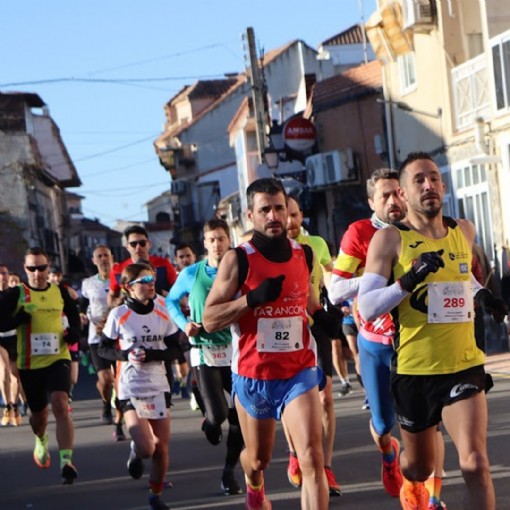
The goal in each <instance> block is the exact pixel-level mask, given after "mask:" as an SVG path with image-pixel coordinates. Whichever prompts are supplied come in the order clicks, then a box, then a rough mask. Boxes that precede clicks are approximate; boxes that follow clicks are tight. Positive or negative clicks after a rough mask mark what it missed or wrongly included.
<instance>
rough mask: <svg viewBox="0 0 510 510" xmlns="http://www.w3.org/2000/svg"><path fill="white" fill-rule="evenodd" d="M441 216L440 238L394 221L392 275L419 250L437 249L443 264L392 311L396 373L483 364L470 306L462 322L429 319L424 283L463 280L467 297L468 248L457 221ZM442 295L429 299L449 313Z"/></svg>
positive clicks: (408, 264) (443, 370)
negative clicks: (443, 231)
mask: <svg viewBox="0 0 510 510" xmlns="http://www.w3.org/2000/svg"><path fill="white" fill-rule="evenodd" d="M444 219H445V222H446V225H447V227H448V233H447V235H446V237H444V238H442V239H431V238H429V237H425V236H423V235H421V234H419V233H418V232H416V231H414V230H411V229H409V228H408V227H406V226H405V225H403V224H400V223H399V224H396V225H395V226H396V227H397V228H398V229H399V233H400V237H401V243H402V244H401V253H400V257H399V259H398V262H397V264H396V265H395V266H394V268H393V276H394V278H395V280H397V279H398V278H400V277H401V276H402V275H403V274H404V273H406V272H407V271H409V269H410V268H411V266H412V264H413V262H414V261H415V260H416V258H418V256H419V255H420V254H421V253H424V252H429V251H438V250H441V249H442V250H444V253H443V255H442V258H443V260H444V262H445V267H444V268H440V269H439V271H437V272H436V273H431V274H429V275H428V276H427V278H426V279H425V281H424V282H423V283H422V284H420V285H418V286H417V287H416V289H415V290H414V291H413V293H412V294H411V295H409V296H407V297H406V298H405V299H404V300H403V301H402V302H401V303H400V304H399V305H398V307H397V308H396V309H395V310H394V312H393V318H394V321H395V328H396V335H395V339H394V345H395V349H396V351H397V373H399V374H409V375H433V374H451V373H455V372H460V371H461V370H466V369H468V368H471V367H474V366H477V365H482V364H483V363H484V354H483V352H482V351H481V350H480V349H478V347H477V346H476V342H475V334H474V324H473V318H474V311H473V310H472V309H471V312H470V313H469V316H468V317H469V318H466V319H465V320H464V319H463V321H462V322H442V323H435V322H433V321H432V322H431V319H430V318H429V292H431V291H432V288H431V287H429V284H436V285H433V286H434V287H436V288H437V287H441V288H445V286H444V285H437V284H438V283H440V284H444V283H445V282H469V285H467V284H465V287H466V288H468V289H469V292H470V293H471V296H472V289H471V285H470V282H471V258H472V257H471V249H470V247H469V246H468V243H467V240H466V238H465V236H464V234H463V232H462V230H461V229H460V227H459V226H458V225H457V223H456V222H455V221H454V220H452V219H451V218H444ZM450 287H451V286H450ZM443 292H444V291H443ZM466 293H467V291H466ZM445 295H446V296H447V295H448V294H444V295H443V294H442V295H441V298H437V297H436V298H435V301H436V302H439V303H441V304H442V306H443V307H446V308H444V309H445V310H447V311H448V312H449V313H451V308H450V309H449V308H448V307H451V303H452V299H451V298H449V297H444V296H445ZM455 299H457V298H455ZM454 303H455V302H454Z"/></svg>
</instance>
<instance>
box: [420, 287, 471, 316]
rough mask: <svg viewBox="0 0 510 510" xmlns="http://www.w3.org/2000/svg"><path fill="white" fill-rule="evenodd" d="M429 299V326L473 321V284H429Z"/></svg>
mask: <svg viewBox="0 0 510 510" xmlns="http://www.w3.org/2000/svg"><path fill="white" fill-rule="evenodd" d="M428 299H429V303H428V322H429V324H438V323H440V324H446V323H455V322H472V321H473V290H472V287H471V282H439V283H429V284H428Z"/></svg>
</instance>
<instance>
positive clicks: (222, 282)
mask: <svg viewBox="0 0 510 510" xmlns="http://www.w3.org/2000/svg"><path fill="white" fill-rule="evenodd" d="M238 272H239V267H238V262H237V253H236V251H235V250H229V251H228V252H227V253H226V254H225V256H224V257H223V259H222V260H221V262H220V266H219V268H218V274H217V275H216V278H215V280H214V283H213V286H212V288H211V291H210V292H209V295H208V296H207V299H206V301H205V309H204V315H203V318H202V324H203V326H204V328H205V330H206V331H207V332H209V333H214V332H215V331H219V330H221V329H225V328H226V327H227V326H230V325H231V324H233V323H235V322H237V321H238V320H239V319H240V318H241V317H242V316H243V315H244V314H245V313H246V312H247V311H248V310H249V307H248V303H247V299H246V296H241V297H238V298H237V299H233V298H234V296H235V294H236V293H237V291H238V290H239V282H238Z"/></svg>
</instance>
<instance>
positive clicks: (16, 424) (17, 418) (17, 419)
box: [9, 406, 23, 427]
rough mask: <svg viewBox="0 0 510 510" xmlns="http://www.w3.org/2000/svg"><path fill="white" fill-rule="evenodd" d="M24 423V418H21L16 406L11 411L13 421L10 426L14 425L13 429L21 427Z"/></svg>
mask: <svg viewBox="0 0 510 510" xmlns="http://www.w3.org/2000/svg"><path fill="white" fill-rule="evenodd" d="M22 423H23V417H22V416H21V413H20V412H19V409H18V407H17V406H15V407H13V408H12V409H11V420H10V422H9V425H12V426H13V427H19V426H20V425H21V424H22Z"/></svg>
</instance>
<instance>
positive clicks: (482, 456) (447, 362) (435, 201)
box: [359, 152, 507, 510]
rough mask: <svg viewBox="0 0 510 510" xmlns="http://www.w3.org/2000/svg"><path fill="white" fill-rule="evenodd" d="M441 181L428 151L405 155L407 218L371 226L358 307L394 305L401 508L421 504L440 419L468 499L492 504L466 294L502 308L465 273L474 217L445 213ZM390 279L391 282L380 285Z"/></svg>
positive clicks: (474, 504) (366, 311)
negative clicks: (382, 226)
mask: <svg viewBox="0 0 510 510" xmlns="http://www.w3.org/2000/svg"><path fill="white" fill-rule="evenodd" d="M444 189H445V187H444V183H443V181H442V179H441V172H440V171H439V169H438V167H437V165H436V164H435V163H434V161H433V160H432V158H431V157H430V156H429V155H428V154H426V153H423V152H418V153H412V154H409V156H408V157H407V159H406V160H405V161H404V162H403V163H402V165H401V168H400V189H399V197H400V198H401V199H402V200H403V201H404V203H405V204H406V206H407V217H406V219H405V220H404V221H402V222H400V223H395V224H394V225H393V226H390V227H387V228H385V229H381V230H379V231H378V232H376V233H375V234H374V236H373V239H372V241H371V243H370V247H369V249H368V254H367V263H366V268H365V273H364V275H363V277H362V279H361V283H360V288H359V312H360V314H361V316H362V317H363V318H364V319H365V320H368V321H370V320H374V319H375V318H376V317H379V316H381V315H382V314H384V313H387V312H389V311H391V310H393V309H394V308H395V310H394V311H393V317H394V320H395V328H396V333H395V338H394V345H395V349H396V359H395V360H394V365H393V366H392V373H391V389H392V394H393V397H394V400H395V407H396V411H397V417H398V421H399V424H400V430H401V436H402V440H403V443H404V451H403V453H402V454H401V456H400V465H401V468H402V472H403V474H404V476H405V479H404V484H403V485H402V489H401V491H400V501H401V504H402V507H403V508H404V509H405V510H411V509H412V510H421V509H426V508H427V505H428V491H427V489H426V488H425V486H424V484H423V482H424V481H425V480H426V479H427V477H428V476H429V475H430V473H431V472H432V470H433V468H434V462H435V443H436V435H437V434H436V429H437V425H438V424H439V423H440V422H441V421H442V422H443V423H444V426H445V427H446V430H447V431H448V433H449V435H450V437H451V438H452V440H453V442H454V444H455V446H456V448H457V452H458V455H459V463H460V468H461V471H462V474H463V476H464V480H465V481H466V486H467V494H466V496H467V508H477V509H484V510H493V509H494V508H495V497H494V487H493V484H492V480H491V476H490V470H489V460H488V456H487V440H486V435H487V401H486V397H485V392H484V390H485V389H486V374H485V371H484V367H483V363H484V355H483V352H482V351H481V350H480V349H479V348H478V347H477V346H476V342H475V337H474V327H473V294H474V296H475V300H477V301H478V302H479V303H480V305H481V306H482V307H484V308H485V309H486V310H487V311H489V312H492V313H493V314H495V315H496V314H501V313H505V312H506V311H507V310H506V309H505V306H504V303H503V302H502V301H501V300H499V299H497V298H495V297H494V296H493V295H492V294H491V293H490V292H489V291H487V290H486V289H483V287H482V286H481V285H480V284H479V283H478V282H476V280H475V278H474V277H473V276H472V274H471V257H472V251H471V247H472V243H473V240H474V236H475V229H474V225H473V224H472V223H471V222H469V221H467V220H453V219H452V218H447V217H443V215H442V210H441V209H442V204H443V197H444ZM390 280H391V282H394V283H391V284H390V285H388V282H389V281H390ZM501 318H502V315H501V316H500V319H501Z"/></svg>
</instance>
